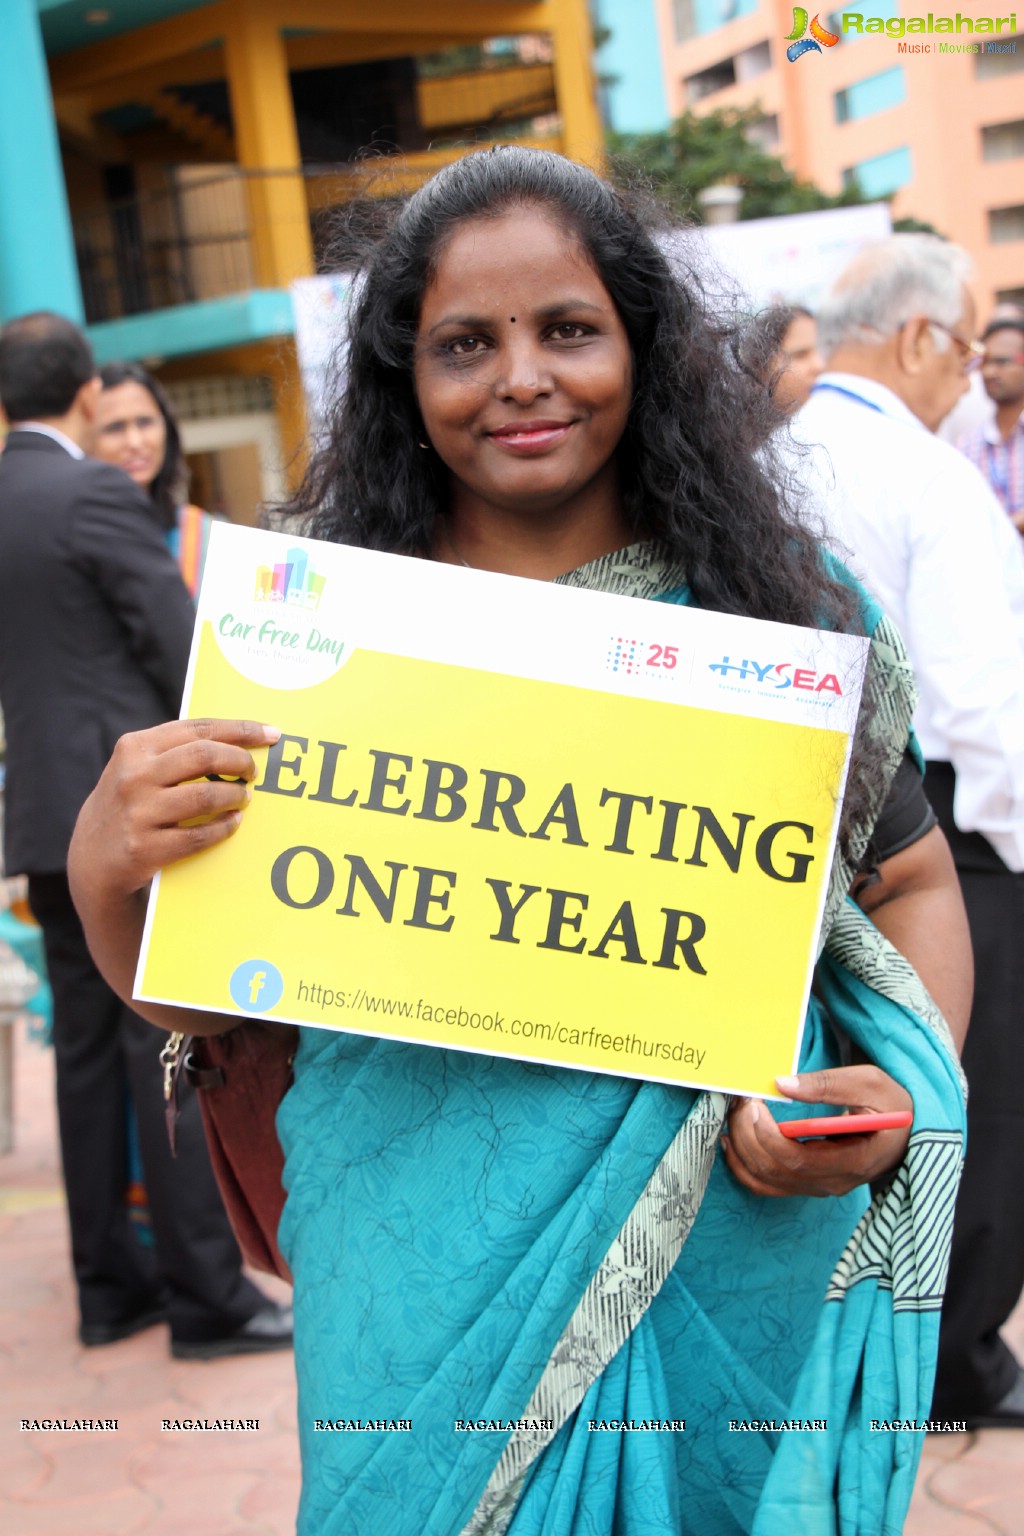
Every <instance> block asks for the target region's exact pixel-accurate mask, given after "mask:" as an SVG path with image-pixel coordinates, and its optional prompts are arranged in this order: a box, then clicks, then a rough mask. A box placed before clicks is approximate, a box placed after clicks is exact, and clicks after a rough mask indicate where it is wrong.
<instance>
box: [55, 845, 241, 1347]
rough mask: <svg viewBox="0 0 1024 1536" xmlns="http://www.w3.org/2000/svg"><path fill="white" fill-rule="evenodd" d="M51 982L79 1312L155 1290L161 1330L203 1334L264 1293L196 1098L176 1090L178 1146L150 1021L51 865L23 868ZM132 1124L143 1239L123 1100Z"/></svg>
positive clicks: (94, 1316) (227, 1326)
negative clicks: (148, 1232)
mask: <svg viewBox="0 0 1024 1536" xmlns="http://www.w3.org/2000/svg"><path fill="white" fill-rule="evenodd" d="M28 885H29V902H30V904H31V907H32V911H33V913H34V914H35V916H36V918H37V920H38V922H39V924H40V926H41V927H42V930H43V942H44V946H45V950H46V965H47V970H48V972H49V979H50V986H51V988H52V991H53V1043H54V1051H55V1056H56V1068H57V1117H58V1123H59V1128H60V1144H61V1158H62V1162H63V1169H64V1183H65V1187H66V1190H67V1201H68V1218H69V1222H70V1227H71V1254H72V1263H73V1266H74V1272H75V1279H76V1281H77V1284H78V1297H79V1309H80V1313H81V1320H82V1322H83V1323H89V1324H97V1323H101V1324H102V1323H117V1322H119V1321H121V1320H123V1319H125V1318H126V1317H128V1316H130V1315H131V1314H132V1313H133V1312H135V1311H137V1310H139V1309H140V1308H141V1307H143V1306H145V1305H146V1304H147V1303H148V1302H151V1301H152V1300H154V1299H155V1298H156V1297H157V1296H164V1297H166V1300H167V1303H168V1315H169V1318H170V1325H171V1334H172V1336H173V1337H174V1338H175V1339H176V1340H178V1341H179V1342H182V1343H199V1342H202V1341H204V1340H206V1339H210V1338H216V1337H218V1336H219V1335H221V1334H224V1333H226V1332H229V1331H231V1330H233V1329H235V1328H238V1327H240V1326H241V1325H242V1324H243V1323H245V1322H247V1321H248V1320H249V1318H250V1317H251V1316H252V1315H253V1313H254V1312H256V1311H257V1310H258V1308H259V1307H261V1306H263V1305H264V1304H265V1299H266V1298H265V1297H264V1296H263V1295H262V1294H261V1292H260V1291H258V1290H257V1288H256V1287H255V1286H254V1285H253V1284H252V1283H251V1282H250V1281H249V1280H248V1279H247V1278H246V1277H245V1276H244V1275H243V1274H242V1267H241V1266H242V1260H241V1254H240V1252H239V1249H238V1244H237V1243H236V1242H235V1238H234V1234H233V1233H232V1231H231V1227H230V1225H229V1223H228V1219H227V1216H226V1215H225V1213H224V1207H223V1205H222V1203H221V1198H220V1193H219V1191H218V1189H217V1185H216V1181H215V1179H214V1177H213V1171H212V1169H211V1167H210V1162H209V1157H208V1155H207V1151H206V1142H205V1138H204V1135H203V1127H202V1122H201V1120H200V1115H199V1106H198V1104H197V1103H196V1102H195V1097H194V1095H193V1094H191V1093H188V1092H186V1095H185V1096H184V1098H183V1101H182V1112H181V1118H180V1121H179V1123H178V1132H177V1156H176V1157H172V1156H171V1152H170V1147H169V1144H168V1140H167V1131H166V1126H165V1120H164V1104H163V1077H162V1068H161V1066H160V1060H159V1056H160V1050H161V1047H162V1045H163V1044H164V1042H165V1041H166V1039H167V1035H166V1034H165V1033H164V1031H163V1030H160V1029H156V1028H155V1027H154V1026H153V1025H152V1024H147V1023H146V1021H145V1020H144V1019H140V1018H139V1016H138V1015H137V1014H135V1013H133V1012H132V1010H131V1009H130V1008H127V1007H125V1005H124V1004H123V1003H122V1002H121V1000H120V999H119V998H118V997H117V996H116V995H115V994H114V993H113V992H112V991H111V990H110V988H109V987H108V986H107V984H106V982H105V981H104V980H103V978H102V976H101V975H100V973H99V972H98V971H97V969H96V967H95V965H94V964H93V961H92V958H91V956H90V954H89V951H88V948H87V946H86V942H85V935H84V934H83V932H82V925H81V923H80V921H79V918H78V914H77V912H76V911H75V908H74V906H73V904H72V901H71V896H70V892H69V890H68V882H67V876H66V875H65V874H63V873H59V874H45V875H30V876H29V883H28ZM129 1098H130V1100H131V1103H132V1105H133V1106H134V1110H135V1119H136V1124H137V1127H138V1139H139V1151H140V1155H141V1158H142V1166H143V1174H144V1179H145V1184H146V1192H147V1195H148V1199H149V1205H150V1214H151V1218H152V1224H153V1236H154V1248H153V1249H152V1250H147V1249H145V1248H143V1247H142V1245H141V1244H140V1243H139V1241H138V1239H137V1237H136V1236H135V1234H134V1233H133V1231H132V1229H131V1225H130V1221H129V1215H128V1209H127V1205H126V1201H125V1190H126V1185H127V1179H128V1171H127V1135H126V1112H127V1106H128V1102H129Z"/></svg>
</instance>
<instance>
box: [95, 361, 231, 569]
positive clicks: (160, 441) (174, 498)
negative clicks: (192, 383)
mask: <svg viewBox="0 0 1024 1536" xmlns="http://www.w3.org/2000/svg"><path fill="white" fill-rule="evenodd" d="M100 382H101V383H102V385H103V390H102V393H101V394H100V397H99V401H98V402H97V413H96V416H97V429H98V430H97V437H96V457H97V458H98V459H103V460H104V461H105V462H106V463H107V464H116V465H117V467H118V469H123V470H124V472H125V474H126V475H128V476H129V477H130V478H131V479H132V480H134V481H135V484H136V485H137V486H138V487H139V489H140V490H142V491H145V492H146V494H147V495H148V497H149V499H150V501H151V502H152V503H153V506H154V507H155V508H156V513H157V517H158V518H159V520H160V525H161V527H162V528H163V529H164V530H165V537H166V539H167V544H168V547H169V548H170V551H171V553H172V554H173V555H174V556H175V558H176V559H177V561H178V565H179V566H180V568H181V574H182V576H183V578H184V581H185V585H186V586H187V587H188V589H189V592H190V593H191V594H192V596H193V597H195V596H196V593H197V592H198V591H199V583H200V581H201V580H202V575H203V566H204V564H205V562H206V547H207V544H208V542H209V537H210V529H211V527H212V526H213V519H212V517H211V515H210V514H209V513H208V512H204V511H203V509H202V508H201V507H196V506H193V505H192V504H191V503H190V502H189V501H188V500H187V499H186V488H187V486H188V466H187V464H186V463H185V455H184V453H183V452H182V447H181V433H180V431H179V428H178V423H177V421H176V419H175V415H174V411H173V409H172V406H171V402H170V400H169V399H168V398H167V393H166V391H165V390H164V388H163V385H162V384H161V383H160V382H159V380H157V379H155V378H154V377H153V375H152V374H151V373H147V371H146V369H145V368H143V367H142V366H141V364H139V363H107V364H106V365H105V366H104V367H103V368H101V369H100Z"/></svg>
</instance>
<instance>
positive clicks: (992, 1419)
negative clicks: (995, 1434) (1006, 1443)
mask: <svg viewBox="0 0 1024 1536" xmlns="http://www.w3.org/2000/svg"><path fill="white" fill-rule="evenodd" d="M967 1428H968V1429H1024V1366H1020V1365H1018V1367H1017V1379H1016V1381H1015V1382H1014V1384H1013V1386H1012V1387H1011V1388H1010V1390H1009V1392H1007V1394H1006V1396H1005V1397H1001V1398H1000V1399H999V1401H998V1403H996V1404H995V1405H994V1406H993V1407H991V1408H986V1409H985V1411H984V1413H976V1414H973V1415H971V1416H969V1417H968V1420H967Z"/></svg>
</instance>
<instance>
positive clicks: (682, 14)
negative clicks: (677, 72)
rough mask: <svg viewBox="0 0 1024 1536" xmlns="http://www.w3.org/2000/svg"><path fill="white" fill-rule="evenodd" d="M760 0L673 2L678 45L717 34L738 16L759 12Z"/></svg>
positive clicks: (674, 25) (693, 0)
mask: <svg viewBox="0 0 1024 1536" xmlns="http://www.w3.org/2000/svg"><path fill="white" fill-rule="evenodd" d="M757 5H758V0H672V28H673V31H674V33H675V39H676V42H677V43H688V42H689V41H690V39H691V38H694V37H706V36H707V34H708V33H709V32H717V31H718V28H719V27H724V26H725V24H726V22H729V21H735V20H736V18H737V17H738V16H749V15H750V14H751V13H752V12H753V11H756V10H757Z"/></svg>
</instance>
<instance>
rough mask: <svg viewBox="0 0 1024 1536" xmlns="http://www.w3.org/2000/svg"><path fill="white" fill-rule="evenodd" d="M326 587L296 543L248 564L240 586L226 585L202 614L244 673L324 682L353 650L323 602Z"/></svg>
mask: <svg viewBox="0 0 1024 1536" xmlns="http://www.w3.org/2000/svg"><path fill="white" fill-rule="evenodd" d="M326 586H327V581H326V577H324V576H323V575H321V574H320V573H319V572H318V571H316V570H315V569H314V568H313V566H312V565H311V564H310V561H309V555H308V553H307V551H306V550H305V549H302V548H301V547H299V546H298V545H294V546H293V547H292V548H290V549H288V550H287V551H286V552H285V555H284V558H283V560H272V561H268V562H266V563H258V564H257V565H256V567H255V571H253V569H252V567H250V568H249V576H248V577H246V576H245V575H244V573H243V574H242V575H241V576H240V580H239V590H238V591H237V592H231V591H230V590H229V589H228V588H227V584H225V590H224V597H223V600H222V601H220V602H218V603H217V604H216V606H215V607H214V609H213V611H212V612H210V613H208V614H207V615H206V617H207V619H208V622H209V623H210V624H211V625H212V628H213V631H214V634H215V635H216V637H217V642H218V644H219V646H220V649H221V652H222V653H223V655H224V656H225V657H226V659H227V660H228V661H230V662H231V664H232V666H234V667H236V668H237V669H238V671H239V672H241V673H242V675H243V676H244V677H247V678H249V679H250V680H251V681H253V682H259V683H264V684H266V685H267V686H268V687H271V688H309V687H312V686H313V685H314V684H316V683H319V682H323V681H324V680H325V679H326V678H328V677H330V676H331V674H332V673H334V672H336V671H337V670H338V668H339V667H340V666H341V665H342V663H343V662H344V661H347V659H348V657H349V655H350V654H351V651H352V646H351V644H350V642H348V641H347V640H346V639H345V638H344V637H343V636H341V635H340V634H338V633H337V632H336V629H335V627H334V626H335V624H336V619H337V616H336V615H335V614H332V613H330V611H329V607H328V605H326V604H324V601H323V600H324V593H325V590H326Z"/></svg>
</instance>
